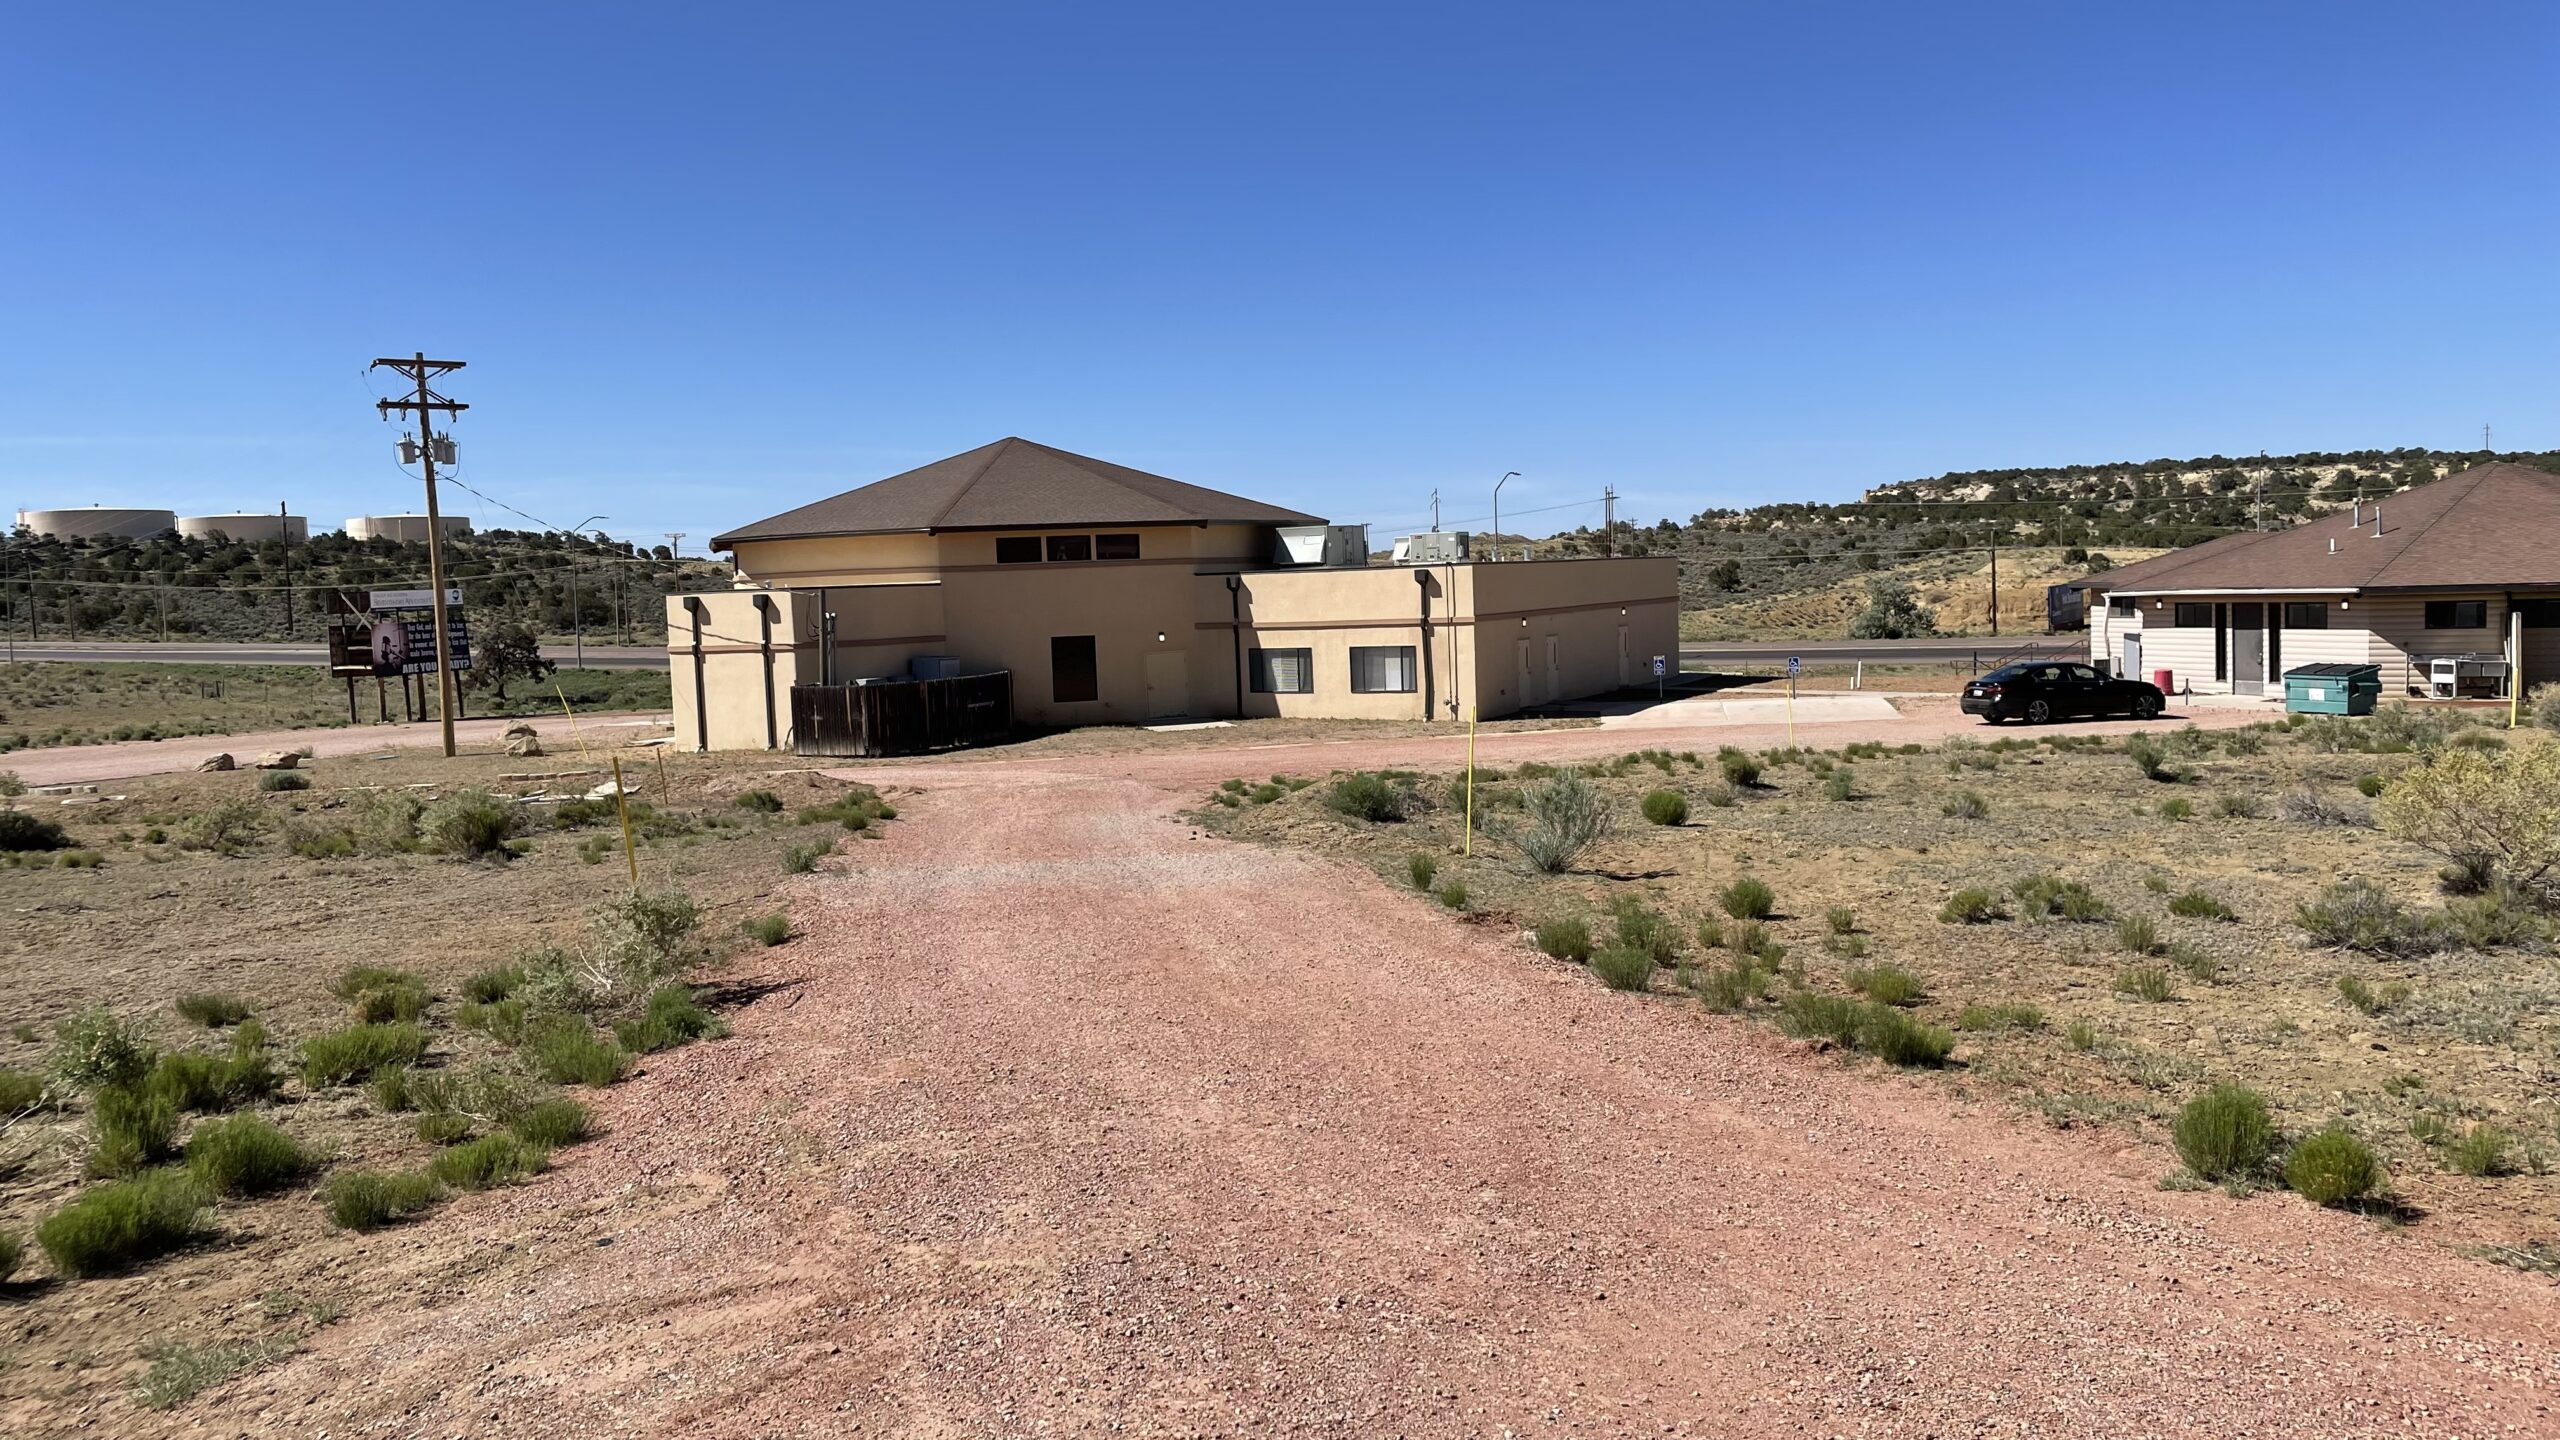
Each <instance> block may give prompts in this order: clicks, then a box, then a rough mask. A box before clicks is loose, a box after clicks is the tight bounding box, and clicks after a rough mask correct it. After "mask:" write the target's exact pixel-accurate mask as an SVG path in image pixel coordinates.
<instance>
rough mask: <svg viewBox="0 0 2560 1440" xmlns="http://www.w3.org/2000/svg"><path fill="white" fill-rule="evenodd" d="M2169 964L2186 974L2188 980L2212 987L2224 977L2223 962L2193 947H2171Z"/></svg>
mask: <svg viewBox="0 0 2560 1440" xmlns="http://www.w3.org/2000/svg"><path fill="white" fill-rule="evenodd" d="M2169 963H2170V964H2172V965H2175V966H2177V967H2178V968H2179V969H2180V970H2182V971H2184V972H2186V974H2187V976H2188V978H2190V979H2194V980H2201V981H2203V982H2205V983H2206V984H2208V985H2210V984H2212V983H2214V982H2215V981H2217V980H2219V979H2220V978H2221V976H2222V962H2221V961H2219V960H2216V959H2214V958H2213V957H2212V956H2210V955H2207V954H2206V953H2204V952H2203V951H2201V950H2198V949H2197V948H2195V947H2194V946H2192V945H2172V946H2170V947H2169Z"/></svg>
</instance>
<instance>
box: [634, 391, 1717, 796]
mask: <svg viewBox="0 0 2560 1440" xmlns="http://www.w3.org/2000/svg"><path fill="white" fill-rule="evenodd" d="M1322 523H1323V522H1322V521H1321V520H1320V519H1318V518H1317V517H1315V516H1313V515H1308V514H1304V513H1302V512H1299V511H1295V510H1291V509H1287V508H1285V507H1282V506H1277V505H1270V504H1266V503H1264V502H1261V501H1258V500H1249V499H1245V498H1243V497H1241V496H1236V495H1230V494H1226V493H1223V492H1220V491H1216V490H1210V489H1206V488H1204V487H1201V486H1197V485H1191V484H1187V483H1185V482H1183V481H1179V480H1173V479H1169V478H1167V477H1165V476H1161V475H1151V474H1148V473H1147V472H1145V471H1140V470H1134V469H1131V468H1129V467H1127V466H1123V465H1117V464H1113V463H1111V462H1109V461H1105V460H1097V459H1093V458H1091V457H1089V456H1082V455H1075V454H1071V453H1069V452H1067V451H1063V450H1058V449H1054V448H1052V447H1050V446H1046V445H1039V444H1035V443H1033V442H1031V441H1028V440H1023V439H1019V438H1008V439H1005V440H1000V441H997V442H996V443H994V444H992V445H986V446H981V447H980V448H978V449H976V450H971V451H968V452H966V453H964V454H960V455H954V456H952V457H950V458H948V459H945V460H939V461H935V462H934V463H933V464H930V465H926V466H922V467H920V468H918V469H915V470H911V471H908V472H906V473H904V474H901V475H894V476H891V477H889V478H888V479H886V480H881V481H878V482H875V483H873V484H870V485H866V486H863V487H861V488H860V489H856V490H851V491H847V492H845V493H844V494H841V495H837V496H833V497H830V498H828V499H825V500H820V501H817V502H815V503H814V504H810V505H804V506H801V507H800V508H798V509H795V510H789V511H785V512H783V513H782V514H779V515H776V516H773V517H771V518H769V519H765V520H759V521H756V522H755V523H753V524H750V525H744V526H741V527H739V528H738V529H735V530H732V531H729V532H728V533H726V534H723V535H720V536H718V537H716V538H715V539H713V541H712V542H711V544H712V548H713V549H714V550H725V551H728V552H729V553H730V554H731V555H732V556H733V557H734V560H735V563H736V570H737V588H735V589H733V590H729V591H715V592H712V593H709V594H699V595H680V596H674V597H671V598H670V599H669V601H668V602H667V643H668V650H669V661H670V668H671V670H672V672H673V676H674V683H675V696H674V699H675V713H676V721H677V740H678V743H679V744H681V745H683V746H686V747H687V748H703V749H762V748H768V747H771V748H785V749H787V748H791V747H792V744H793V739H792V737H791V735H790V733H789V732H790V728H791V727H790V719H791V714H792V710H791V703H790V692H791V689H792V688H793V687H795V686H813V685H845V684H852V683H858V682H861V681H864V680H872V679H894V678H901V677H909V676H917V675H928V674H950V673H961V674H965V673H972V672H982V671H994V670H1003V671H1007V672H1009V673H1010V674H1011V676H1012V704H1013V710H1014V714H1013V717H1012V718H1013V719H1014V720H1015V721H1016V722H1018V723H1020V724H1023V725H1029V726H1066V725H1086V724H1126V723H1143V722H1148V721H1158V720H1173V719H1183V718H1193V719H1209V718H1226V717H1236V716H1296V717H1306V718H1329V719H1415V720H1436V721H1441V722H1453V721H1463V720H1464V719H1465V718H1466V717H1467V716H1468V715H1469V714H1470V713H1474V714H1478V715H1480V716H1482V717H1485V718H1491V717H1494V716H1499V715H1507V714H1510V713H1512V712H1514V711H1517V710H1519V709H1521V708H1523V707H1525V706H1532V705H1542V704H1548V703H1553V702H1557V701H1563V700H1572V699H1578V698H1582V697H1587V696H1591V695H1595V694H1600V693H1603V692H1606V691H1610V690H1614V689H1617V688H1619V687H1621V686H1626V685H1634V684H1637V683H1640V682H1644V681H1649V680H1650V679H1651V675H1652V668H1651V667H1652V657H1654V656H1656V655H1659V656H1662V657H1664V658H1665V662H1666V664H1667V665H1668V666H1670V667H1671V668H1672V669H1674V670H1676V669H1677V666H1678V631H1679V573H1678V564H1677V562H1676V561H1675V560H1673V559H1671V558H1669V557H1660V558H1641V559H1636V558H1631V559H1578V560H1550V561H1514V562H1504V563H1501V564H1487V563H1478V562H1469V561H1457V562H1453V563H1445V564H1431V565H1397V566H1385V565H1368V564H1345V565H1322V564H1288V563H1283V556H1284V551H1283V547H1282V546H1281V545H1280V543H1279V532H1280V531H1281V530H1282V529H1285V528H1292V527H1299V526H1311V525H1321V524H1322Z"/></svg>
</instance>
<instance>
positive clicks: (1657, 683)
mask: <svg viewBox="0 0 2560 1440" xmlns="http://www.w3.org/2000/svg"><path fill="white" fill-rule="evenodd" d="M1669 668H1670V666H1669V665H1668V663H1666V661H1665V659H1664V657H1662V656H1660V655H1656V656H1654V657H1653V698H1654V699H1656V700H1659V699H1661V698H1662V674H1663V672H1664V671H1665V670H1667V669H1669Z"/></svg>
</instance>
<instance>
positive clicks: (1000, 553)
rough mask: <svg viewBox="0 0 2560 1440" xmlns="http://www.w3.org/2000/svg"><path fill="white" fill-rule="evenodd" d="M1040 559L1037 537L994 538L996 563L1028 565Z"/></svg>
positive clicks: (1002, 536) (1004, 536) (1012, 536)
mask: <svg viewBox="0 0 2560 1440" xmlns="http://www.w3.org/2000/svg"><path fill="white" fill-rule="evenodd" d="M1039 559H1040V537H1039V536H1037V535H999V536H997V537H996V563H997V564H999V565H1030V564H1035V563H1037V562H1038V561H1039Z"/></svg>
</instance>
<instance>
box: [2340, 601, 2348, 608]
mask: <svg viewBox="0 0 2560 1440" xmlns="http://www.w3.org/2000/svg"><path fill="white" fill-rule="evenodd" d="M2338 608H2339V609H2341V610H2344V609H2346V608H2347V602H2346V601H2344V600H2341V601H2339V602H2338Z"/></svg>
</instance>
